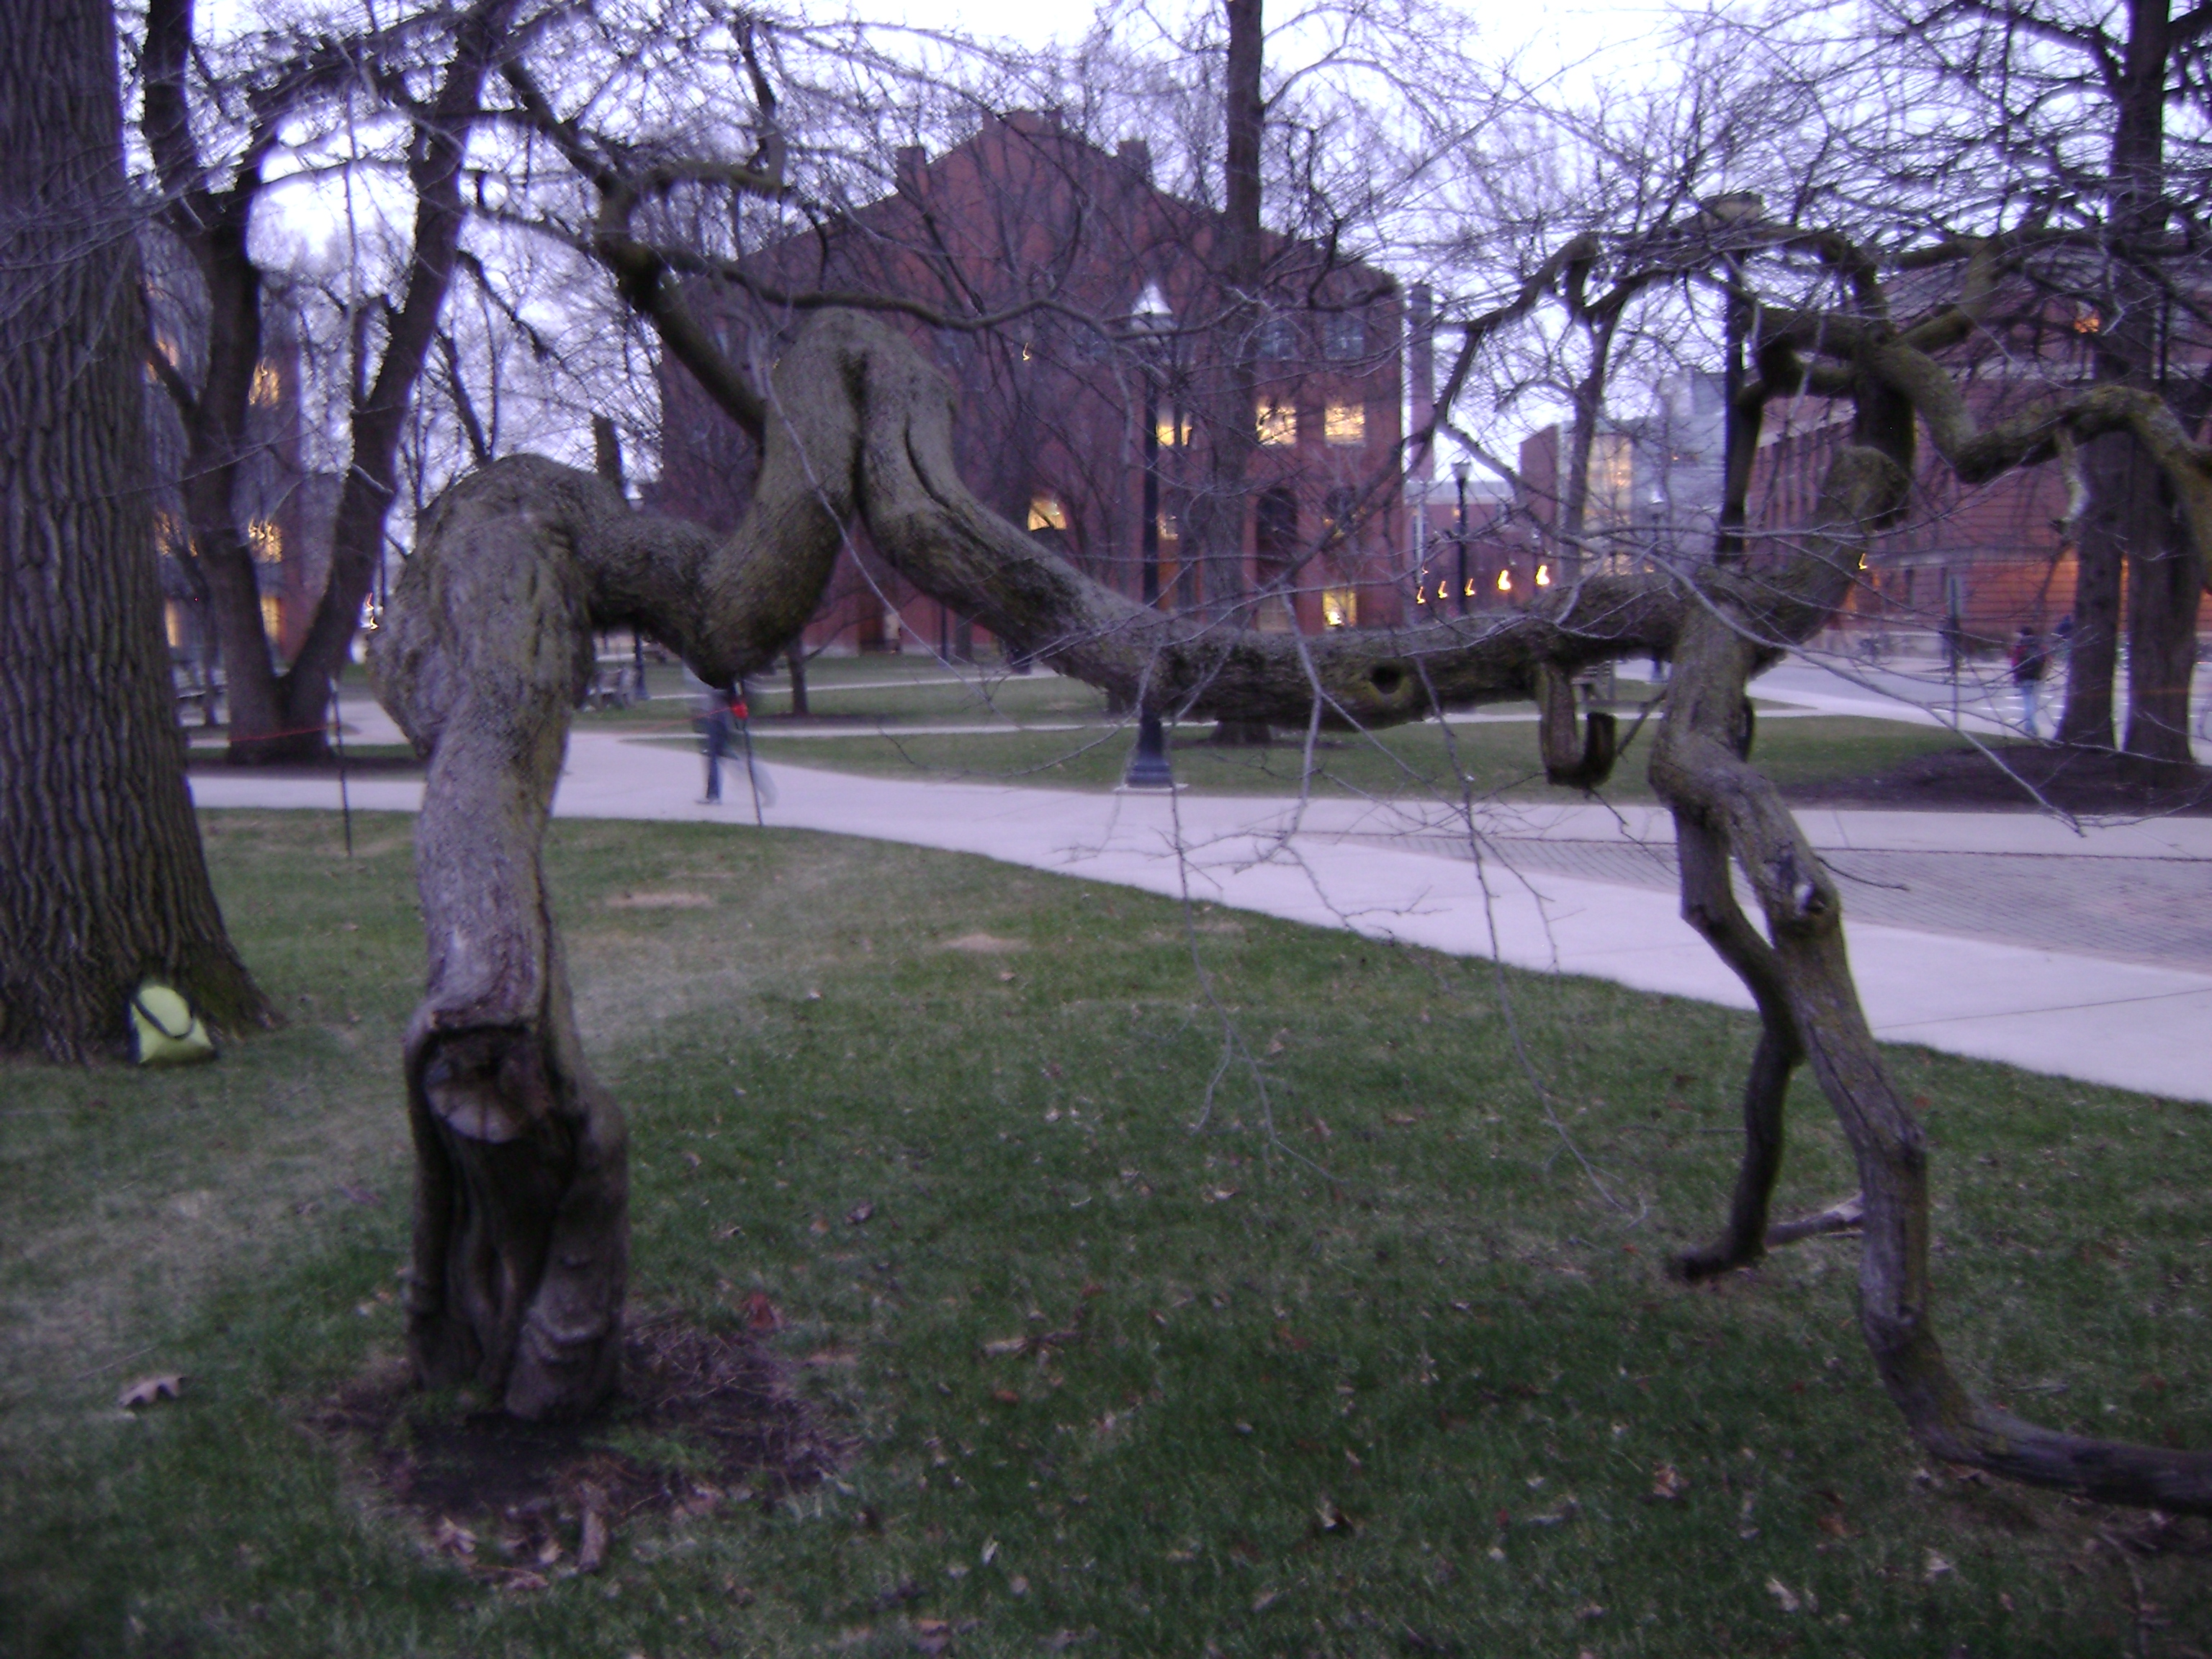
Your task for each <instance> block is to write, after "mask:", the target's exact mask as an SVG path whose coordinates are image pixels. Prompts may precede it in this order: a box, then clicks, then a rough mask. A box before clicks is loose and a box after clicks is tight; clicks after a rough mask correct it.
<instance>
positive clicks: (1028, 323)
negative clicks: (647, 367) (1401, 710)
mask: <svg viewBox="0 0 2212 1659" xmlns="http://www.w3.org/2000/svg"><path fill="white" fill-rule="evenodd" d="M749 210H751V209H750V208H749ZM763 211H765V210H763ZM774 229H775V227H769V228H752V229H750V231H749V233H748V240H758V239H762V238H765V239H766V246H764V247H763V249H762V250H761V251H760V252H756V253H754V254H752V255H750V256H749V257H748V258H747V259H746V260H745V261H744V266H743V269H744V273H745V275H746V276H747V277H748V278H750V281H751V283H752V284H753V286H752V287H751V288H750V289H747V288H745V287H743V286H740V285H739V284H737V283H717V284H712V285H709V284H707V283H700V284H698V285H696V287H695V288H694V289H693V293H692V299H693V303H694V304H695V306H696V307H697V309H698V310H699V312H700V313H701V315H702V319H703V320H704V321H706V323H707V325H708V327H709V329H710V330H711V331H713V332H714V334H715V336H716V337H717V339H718V343H720V344H721V345H722V346H723V348H724V349H726V350H729V351H731V352H732V353H737V354H742V353H743V352H744V350H745V349H746V343H747V342H749V341H758V340H763V339H766V340H770V341H773V340H775V339H776V338H779V337H787V335H788V333H789V332H790V331H792V330H793V328H794V327H795V326H796V325H797V324H798V323H799V321H801V320H803V319H802V318H800V317H799V315H798V314H797V313H793V311H791V310H789V309H787V308H786V307H782V306H781V304H779V303H778V302H777V298H776V296H777V295H779V294H781V293H795V292H804V291H807V290H819V289H848V290H859V291H862V292H866V293H871V294H881V295H904V296H908V297H911V298H915V299H918V300H921V301H926V302H927V303H928V304H930V305H932V306H933V307H938V308H939V309H940V310H942V311H943V312H945V313H948V314H954V315H962V316H975V315H989V314H991V313H997V312H1001V311H1004V310H1006V309H1007V308H1009V307H1014V306H1017V305H1018V304H1019V303H1020V302H1021V301H1024V300H1035V299H1048V300H1049V301H1052V302H1053V303H1052V304H1051V305H1050V306H1048V307H1044V308H1040V309H1036V310H1032V311H1029V312H1027V313H1024V314H1022V315H1021V316H1019V317H1018V318H1016V319H1013V320H1012V321H1010V322H1008V323H1006V324H1005V325H1001V326H999V327H996V328H994V329H991V330H987V331H967V330H955V329H942V330H932V329H929V328H927V327H925V326H924V325H921V323H919V322H917V321H915V319H911V318H904V317H901V316H899V315H897V314H896V313H886V315H887V317H888V318H889V319H890V321H892V322H893V323H895V324H896V325H898V326H901V327H903V328H904V329H906V331H908V334H909V336H910V337H912V338H913V340H914V341H915V344H916V345H917V346H918V347H920V348H921V349H922V350H923V351H924V352H925V353H927V355H928V356H930V357H931V358H932V359H933V361H934V362H936V363H937V364H938V365H939V368H941V369H943V371H944V372H945V374H946V375H947V376H948V377H949V378H950V379H951V381H952V382H953V385H954V386H955V389H956V392H957V415H956V422H955V438H956V444H957V455H958V459H959V462H960V465H961V469H962V472H963V477H965V478H966V479H967V481H968V483H969V486H970V487H971V488H972V489H975V493H976V494H977V495H978V496H979V497H981V499H982V500H983V501H986V502H987V503H988V504H989V505H990V506H991V507H994V509H995V510H997V511H998V512H999V513H1001V514H1003V515H1004V516H1005V517H1006V518H1008V519H1009V520H1012V521H1013V522H1014V523H1017V524H1020V525H1024V526H1027V528H1028V529H1029V530H1030V532H1031V533H1033V534H1035V535H1036V536H1038V537H1040V538H1043V539H1046V540H1048V541H1049V542H1051V543H1052V544H1054V545H1056V546H1057V547H1058V548H1059V549H1060V550H1061V551H1062V552H1063V553H1065V555H1066V556H1067V557H1068V558H1070V559H1071V560H1073V562H1075V563H1076V564H1077V565H1078V566H1079V567H1080V568H1083V569H1085V571H1086V572H1087V573H1088V574H1091V575H1092V576H1094V577H1096V578H1097V580H1101V581H1103V582H1105V583H1107V584H1109V586H1114V587H1115V588H1116V589H1118V590H1119V591H1121V592H1124V593H1126V594H1127V595H1129V596H1130V597H1132V598H1139V597H1140V596H1141V594H1142V592H1143V591H1144V587H1145V585H1146V583H1145V574H1146V573H1145V569H1144V562H1145V559H1146V548H1147V544H1148V538H1146V535H1145V533H1144V525H1143V519H1144V510H1143V500H1144V482H1145V472H1146V448H1147V446H1146V442H1145V424H1146V416H1147V413H1148V412H1149V414H1150V416H1151V421H1152V432H1153V435H1154V439H1155V445H1156V450H1157V458H1158V459H1157V468H1158V480H1159V515H1158V523H1157V526H1156V535H1157V560H1158V564H1157V577H1158V591H1159V593H1160V596H1161V597H1160V603H1161V604H1162V605H1164V606H1165V607H1168V608H1172V609H1178V610H1183V611H1208V612H1209V613H1214V612H1218V611H1219V610H1220V609H1221V608H1222V607H1223V606H1224V605H1225V603H1226V604H1228V605H1230V606H1231V608H1236V609H1240V610H1241V611H1242V612H1243V615H1244V617H1246V619H1247V620H1249V622H1250V623H1252V624H1253V625H1255V626H1257V627H1259V628H1261V629H1270V630H1275V631H1283V630H1287V629H1291V628H1292V627H1297V628H1300V629H1306V630H1309V631H1318V630H1320V629H1324V628H1328V627H1334V626H1364V625H1377V624H1388V623H1395V622H1397V621H1399V620H1400V619H1401V617H1402V616H1403V614H1404V612H1405V611H1406V609H1407V605H1408V603H1409V601H1410V598H1411V596H1410V593H1409V592H1407V584H1406V582H1405V580H1404V575H1405V571H1404V568H1403V567H1404V565H1405V560H1404V559H1403V557H1402V556H1401V555H1400V554H1399V553H1398V552H1397V551H1396V549H1397V548H1398V547H1400V546H1401V544H1402V540H1403V534H1404V532H1403V528H1402V525H1401V519H1402V517H1403V515H1404V512H1405V508H1404V505H1403V501H1402V497H1401V492H1400V491H1399V489H1397V487H1396V483H1395V465H1396V453H1397V447H1398V443H1399V440H1400V437H1401V432H1402V424H1403V416H1402V411H1401V407H1400V398H1401V374H1400V360H1401V334H1402V330H1403V324H1404V319H1403V307H1402V301H1401V294H1400V291H1399V289H1398V287H1397V285H1396V283H1395V282H1394V281H1393V280H1392V279H1391V278H1390V277H1389V276H1386V275H1384V274H1383V273H1381V272H1379V271H1376V270H1374V269H1373V268H1371V267H1369V266H1366V265H1364V264H1359V263H1358V262H1356V261H1349V260H1346V259H1344V258H1342V257H1341V256H1340V255H1336V254H1334V252H1333V251H1332V250H1329V249H1327V248H1323V247H1321V246H1316V245H1313V244H1310V243H1304V242H1299V241H1297V240H1291V239H1288V238H1284V237H1275V236H1271V237H1270V238H1269V239H1268V240H1267V246H1266V251H1265V273H1264V277H1263V284H1262V295H1261V300H1262V302H1261V308H1260V314H1259V317H1258V319H1257V321H1256V324H1255V325H1254V326H1253V328H1252V329H1251V331H1250V332H1249V334H1248V335H1247V336H1246V337H1243V338H1242V339H1231V338H1229V337H1227V329H1226V326H1225V323H1224V319H1225V316H1227V315H1228V314H1229V307H1228V306H1227V304H1226V301H1227V297H1228V296H1227V295H1226V293H1225V289H1224V287H1223V285H1222V283H1221V282H1220V280H1219V278H1218V272H1217V269H1216V265H1215V259H1214V255H1215V251H1216V249H1217V248H1218V243H1219V233H1218V216H1217V215H1216V214H1215V213H1213V212H1212V210H1207V209H1206V208H1203V207H1200V206H1199V205H1196V204H1193V203H1190V202H1188V201H1185V200H1182V199H1181V198H1179V197H1176V196H1173V195H1171V194H1170V193H1168V192H1166V191H1161V190H1158V189H1157V188H1155V187H1154V185H1153V184H1152V177H1151V166H1150V157H1149V154H1148V152H1147V149H1146V146H1145V145H1144V143H1141V142H1140V141H1135V140H1130V141H1126V142H1124V143H1122V144H1121V146H1120V147H1119V149H1117V150H1115V152H1113V153H1110V154H1109V152H1107V151H1105V150H1103V149H1099V148H1097V146H1095V145H1093V144H1091V143H1088V142H1087V141H1086V140H1085V139H1083V138H1081V137H1079V136H1077V135H1076V134H1074V133H1073V132H1071V131H1067V130H1066V128H1065V127H1064V126H1063V125H1061V123H1060V120H1059V119H1058V118H1056V117H1055V116H1054V115H1052V114H1050V113H1035V112H1014V113H1010V114H1007V115H1006V116H1003V117H994V118H987V119H986V120H985V121H984V122H983V124H982V125H981V127H980V128H979V130H978V131H976V132H975V134H974V135H973V136H971V137H969V138H968V139H967V140H965V141H964V142H963V143H960V144H957V145H956V146H954V147H953V148H952V149H949V150H947V151H946V152H945V153H944V154H943V155H939V156H938V157H936V158H935V159H933V160H932V159H929V158H927V157H926V156H925V155H923V153H922V152H921V150H920V149H904V150H902V151H900V152H899V153H898V155H897V157H896V190H895V191H894V192H893V193H892V194H891V195H890V196H887V197H884V198H882V199H881V200H879V201H876V202H873V203H871V204H868V205H866V206H865V207H862V208H860V209H859V210H855V211H854V212H853V213H851V214H849V215H848V216H845V217H843V218H842V220H840V221H838V222H835V223H834V224H831V225H829V226H827V227H825V228H820V229H805V230H794V231H793V232H792V233H791V234H786V235H782V236H776V235H775V234H773V231H774ZM1163 310H1164V315H1162V314H1160V313H1162V311H1163ZM1139 313H1152V314H1151V315H1149V316H1147V317H1146V318H1143V319H1140V318H1139ZM1240 353H1241V354H1243V356H1246V357H1248V358H1249V361H1250V362H1251V363H1252V366H1253V368H1254V371H1255V378H1256V386H1257V395H1256V398H1255V404H1254V406H1253V407H1252V408H1250V409H1249V410H1243V409H1231V408H1230V407H1229V406H1228V404H1227V401H1226V398H1225V386H1227V385H1228V384H1230V382H1229V380H1228V374H1229V365H1230V363H1231V362H1232V361H1233V360H1234V357H1235V356H1236V355H1237V354H1240ZM660 392H661V410H662V445H661V447H662V471H661V478H660V482H659V486H658V487H657V489H655V490H654V492H653V505H654V506H655V507H659V509H661V510H663V511H666V512H670V513H677V514H679V515H681V516H683V517H685V518H689V519H691V520H696V521H697V522H700V523H702V524H705V525H707V526H710V527H714V528H721V529H726V528H728V527H730V526H733V525H734V524H735V523H736V522H737V520H738V518H739V517H740V516H741V515H742V513H743V512H744V507H745V503H746V501H747V498H748V494H749V490H750V479H751V476H752V471H753V468H754V465H755V458H754V455H753V452H752V446H751V444H750V441H748V440H747V439H746V438H745V437H744V435H743V434H742V432H741V431H740V430H739V429H738V427H737V426H736V424H735V423H734V422H732V421H731V420H730V419H729V418H728V417H727V416H726V415H724V414H723V413H722V412H721V411H720V410H719V409H718V408H716V407H714V405H713V404H711V403H710V402H709V400H708V398H707V397H706V396H705V394H704V393H703V392H702V391H701V390H700V388H699V386H698V385H697V383H696V381H694V380H692V378H691V376H690V374H688V373H687V372H686V371H685V370H684V368H681V366H679V365H677V364H675V363H672V362H666V363H664V365H663V368H662V369H661V382H660ZM1231 420H1236V421H1249V422H1250V425H1249V428H1248V429H1247V430H1246V431H1245V432H1244V433H1242V434H1237V435H1233V436H1234V437H1235V438H1237V439H1240V440H1242V441H1243V444H1245V445H1249V446H1250V448H1251V453H1250V459H1249V465H1248V466H1247V467H1246V468H1245V470H1244V473H1243V477H1242V478H1241V480H1238V481H1237V484H1236V486H1235V488H1236V494H1237V497H1238V498H1239V499H1238V501H1237V507H1236V508H1235V513H1234V515H1233V516H1234V517H1237V518H1241V522H1242V526H1243V528H1242V532H1241V534H1242V538H1241V544H1240V546H1239V548H1238V550H1237V566H1236V567H1235V568H1234V575H1235V580H1227V581H1224V580H1222V578H1223V577H1224V576H1225V574H1231V573H1230V572H1225V571H1224V570H1223V569H1221V568H1218V566H1215V567H1209V566H1208V565H1207V564H1206V563H1205V562H1202V561H1201V560H1200V559H1199V558H1197V557H1195V556H1194V555H1193V552H1192V550H1190V549H1189V548H1188V546H1187V541H1188V538H1187V537H1186V534H1185V530H1184V526H1185V524H1186V523H1187V522H1188V518H1189V513H1190V508H1191V506H1192V504H1193V502H1194V501H1195V500H1197V499H1198V498H1199V497H1200V495H1201V494H1202V493H1203V492H1205V491H1206V490H1207V489H1209V488H1212V487H1213V486H1212V477H1213V473H1214V467H1213V465H1212V459H1213V451H1214V446H1215V445H1216V444H1217V443H1218V442H1219V441H1222V439H1223V436H1224V433H1223V426H1224V423H1225V422H1228V421H1231ZM1285 571H1295V573H1296V574H1295V576H1294V577H1292V578H1291V579H1290V580H1288V581H1287V583H1285V582H1284V581H1282V580H1279V579H1280V578H1282V577H1283V576H1284V573H1285ZM1270 583H1274V584H1275V585H1276V586H1279V587H1283V586H1286V587H1287V593H1286V594H1278V595H1276V596H1274V597H1271V598H1267V599H1259V600H1256V601H1255V602H1253V603H1251V604H1249V605H1245V604H1243V601H1242V600H1241V599H1239V597H1238V591H1239V590H1240V589H1241V590H1242V592H1243V593H1244V594H1248V595H1249V594H1256V593H1258V592H1261V590H1263V589H1264V588H1266V587H1267V586H1268V585H1269V584H1270ZM1210 586H1211V587H1213V588H1216V589H1220V588H1226V589H1227V590H1228V591H1227V592H1209V591H1208V589H1209V587H1210ZM805 639H806V642H807V644H808V646H809V647H811V648H814V649H833V650H863V651H866V650H896V649H899V648H901V647H902V645H904V646H905V647H908V648H927V649H932V650H937V651H939V652H942V653H945V654H948V655H962V654H967V653H969V652H971V651H972V650H974V649H975V648H977V647H979V646H980V645H982V644H986V643H987V640H985V639H984V638H983V637H982V636H981V635H980V633H979V631H978V630H975V629H974V628H973V627H972V626H971V625H970V624H969V623H967V622H966V620H965V619H963V618H962V617H957V616H954V615H951V614H949V613H948V612H947V611H945V608H944V607H942V606H940V605H938V604H937V603H936V602H935V601H934V600H932V599H927V598H924V597H922V596H921V595H920V594H918V593H916V592H914V591H913V590H912V589H911V588H910V587H908V586H907V585H906V584H905V583H903V582H902V581H901V580H899V579H898V578H897V577H896V575H895V574H893V573H891V572H890V570H889V569H888V568H885V567H884V565H883V564H882V563H881V562H879V561H878V560H877V559H876V558H875V557H874V556H872V553H871V552H870V551H869V550H868V549H867V548H866V544H865V541H862V542H860V544H859V546H858V549H857V553H856V554H854V555H848V556H847V557H846V558H845V559H843V560H842V561H841V563H840V568H839V571H838V574H837V576H836V579H835V580H834V581H833V583H832V586H831V589H830V591H829V594H828V596H827V597H826V599H825V601H824V604H823V607H822V610H821V611H819V612H818V613H817V616H816V618H815V620H814V621H813V622H812V623H811V624H810V625H809V627H808V629H807V630H806V635H805Z"/></svg>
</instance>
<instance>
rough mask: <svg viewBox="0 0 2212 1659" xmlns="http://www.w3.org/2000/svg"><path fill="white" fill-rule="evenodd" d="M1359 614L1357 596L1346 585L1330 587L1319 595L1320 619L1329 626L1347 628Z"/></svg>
mask: <svg viewBox="0 0 2212 1659" xmlns="http://www.w3.org/2000/svg"><path fill="white" fill-rule="evenodd" d="M1358 614H1359V597H1358V594H1356V593H1354V592H1352V589H1350V588H1348V587H1332V588H1329V589H1327V590H1326V591H1325V592H1323V593H1322V596H1321V619H1322V622H1323V623H1327V624H1328V626H1329V627H1331V628H1349V627H1351V626H1352V623H1353V622H1354V620H1356V619H1357V617H1358Z"/></svg>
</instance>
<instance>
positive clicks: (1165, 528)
mask: <svg viewBox="0 0 2212 1659" xmlns="http://www.w3.org/2000/svg"><path fill="white" fill-rule="evenodd" d="M1181 535H1182V521H1181V520H1178V519H1177V518H1176V515H1175V514H1174V513H1161V514H1160V539H1161V540H1162V541H1164V542H1171V541H1174V540H1175V539H1176V538H1177V537H1179V536H1181Z"/></svg>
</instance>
